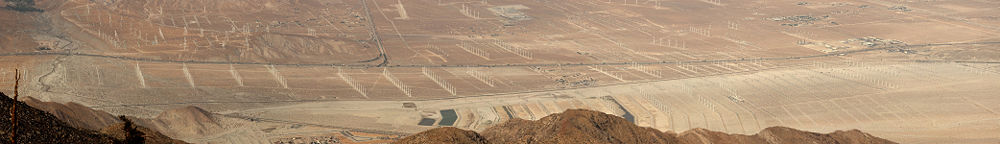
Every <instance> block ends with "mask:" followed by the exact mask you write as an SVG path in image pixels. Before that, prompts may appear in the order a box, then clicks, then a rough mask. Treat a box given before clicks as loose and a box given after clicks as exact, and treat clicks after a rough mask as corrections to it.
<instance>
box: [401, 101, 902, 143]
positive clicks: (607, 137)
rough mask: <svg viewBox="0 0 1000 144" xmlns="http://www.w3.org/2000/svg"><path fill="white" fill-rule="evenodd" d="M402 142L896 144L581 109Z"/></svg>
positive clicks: (850, 134)
mask: <svg viewBox="0 0 1000 144" xmlns="http://www.w3.org/2000/svg"><path fill="white" fill-rule="evenodd" d="M397 143H413V144H418V143H565V144H571V143H648V144H652V143H660V144H678V143H683V144H694V143H729V144H735V143H741V144H764V143H770V144H780V143H825V144H833V143H838V144H895V142H892V141H888V140H885V139H882V138H878V137H875V136H872V135H870V134H867V133H864V132H861V131H858V130H849V131H835V132H832V133H829V134H818V133H812V132H804V131H800V130H796V129H792V128H787V127H770V128H766V129H764V130H761V132H759V133H757V134H754V135H740V134H726V133H721V132H715V131H710V130H705V129H701V128H698V129H692V130H688V131H685V132H682V133H673V132H670V131H668V132H661V131H659V130H656V129H652V128H644V127H639V126H636V125H635V124H633V123H631V122H629V121H628V120H626V119H624V118H621V117H618V116H616V115H610V114H605V113H601V112H597V111H591V110H582V109H574V110H567V111H565V112H561V113H556V114H552V115H549V116H545V117H544V118H542V119H539V120H538V121H528V120H522V119H514V120H511V121H507V122H504V123H502V124H499V125H496V126H493V127H490V128H487V129H486V130H485V131H483V133H482V135H480V134H478V133H475V132H472V131H465V130H460V129H455V128H451V127H444V128H435V129H431V130H428V131H426V132H421V133H417V134H414V135H412V136H407V137H406V138H403V139H401V140H399V141H397Z"/></svg>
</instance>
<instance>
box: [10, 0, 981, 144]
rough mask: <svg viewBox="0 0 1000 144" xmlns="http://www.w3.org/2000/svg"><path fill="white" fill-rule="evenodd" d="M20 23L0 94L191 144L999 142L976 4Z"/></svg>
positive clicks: (291, 11) (37, 19)
mask: <svg viewBox="0 0 1000 144" xmlns="http://www.w3.org/2000/svg"><path fill="white" fill-rule="evenodd" d="M37 3H38V7H39V8H41V9H45V10H46V11H45V12H41V13H34V14H23V13H17V12H12V11H9V10H4V12H3V13H2V14H3V16H2V19H6V20H11V22H5V23H3V26H4V27H6V28H3V29H2V30H0V31H2V32H3V33H4V34H3V35H0V38H2V39H0V77H2V78H10V77H12V75H13V73H12V69H13V68H21V69H26V70H27V71H28V72H27V74H26V75H27V76H29V77H30V80H31V81H29V82H27V83H28V84H29V86H28V87H27V88H26V89H25V90H22V91H23V92H25V93H26V94H25V95H31V96H33V97H35V98H37V99H40V100H43V101H55V102H76V103H81V104H83V105H86V106H88V107H91V108H96V109H100V110H104V111H108V112H111V113H112V114H120V115H130V116H136V117H154V116H156V114H158V113H160V112H163V111H166V110H170V109H175V108H182V107H186V106H197V107H201V108H203V109H205V110H207V111H209V112H212V113H214V114H215V116H217V117H218V118H219V119H227V120H225V122H227V123H228V124H225V130H223V131H219V132H214V133H211V134H206V135H172V136H173V137H177V138H179V139H183V140H186V141H189V142H195V143H272V142H278V141H299V142H304V141H310V140H314V139H316V140H318V139H330V138H333V139H338V140H341V141H342V142H352V143H353V142H358V143H377V142H385V141H387V140H391V139H393V138H398V137H400V136H405V135H409V134H413V133H416V132H419V131H422V130H427V129H430V128H435V127H441V126H453V127H458V128H462V129H469V130H482V129H485V128H486V127H489V126H491V125H494V124H497V123H499V122H502V121H505V120H507V119H512V118H521V119H539V118H541V117H543V116H546V115H549V114H552V113H558V112H562V111H563V110H565V109H577V108H580V109H591V110H597V111H602V112H606V113H613V114H616V115H621V116H623V117H626V118H627V119H630V120H632V121H633V122H635V123H636V124H639V125H640V126H646V127H653V128H656V129H659V130H664V131H666V130H672V131H684V130H688V129H692V128H706V129H709V130H714V131H722V132H728V133H743V134H752V133H756V132H758V131H760V130H761V129H763V128H767V127H770V126H788V127H793V128H797V129H802V130H807V131H815V132H821V133H827V132H831V131H834V130H841V129H859V130H862V131H865V132H868V133H872V134H873V135H877V136H879V137H883V138H886V139H889V140H892V141H897V142H901V143H996V142H1000V97H998V95H997V94H998V93H1000V89H998V88H1000V49H998V48H997V46H1000V35H998V33H1000V19H998V17H997V16H996V14H997V13H1000V2H997V1H989V0H953V1H940V0H938V1H935V0H931V1H897V0H849V1H834V0H805V1H791V0H749V1H734V0H635V1H618V0H615V1H602V0H568V1H538V0H536V1H529V0H294V1H276V0H192V1H174V0H130V1H107V0H96V1H88V0H68V1H41V0H40V1H38V2H37ZM10 83H12V82H11V81H10V80H9V79H3V80H0V84H2V85H7V84H10ZM0 90H2V91H4V92H7V91H10V88H7V87H3V88H0ZM178 136H180V137H178Z"/></svg>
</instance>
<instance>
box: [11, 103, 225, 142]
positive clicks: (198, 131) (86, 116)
mask: <svg viewBox="0 0 1000 144" xmlns="http://www.w3.org/2000/svg"><path fill="white" fill-rule="evenodd" d="M22 99H23V102H24V103H26V104H28V105H29V106H31V107H34V108H37V109H39V110H43V111H45V112H48V113H51V114H52V115H54V116H55V117H56V118H58V120H62V121H63V122H65V123H67V124H68V125H69V126H72V127H76V128H83V129H88V130H94V131H103V130H104V129H105V128H106V127H113V126H115V125H116V124H117V125H120V124H121V121H120V120H118V118H117V117H115V116H114V115H111V114H109V113H107V112H104V111H100V110H94V109H90V108H89V107H86V106H83V105H80V104H76V103H72V102H70V103H66V104H61V103H55V102H42V101H39V100H36V99H33V98H31V97H22ZM129 119H132V120H133V121H134V122H135V123H136V125H138V126H142V127H148V128H150V129H151V130H152V131H155V132H157V134H160V133H162V134H163V135H167V136H170V137H175V138H192V137H195V138H196V137H200V136H204V135H206V134H213V133H216V132H219V131H222V130H223V127H222V126H221V125H220V124H219V123H218V121H217V120H216V119H215V118H214V117H212V113H210V112H208V111H205V110H203V109H201V108H198V107H194V106H188V107H183V108H178V109H172V110H168V111H164V112H162V113H160V114H159V115H157V116H156V117H155V118H136V117H129ZM119 127H120V126H119ZM140 130H141V129H140Z"/></svg>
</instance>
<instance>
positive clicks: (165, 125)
mask: <svg viewBox="0 0 1000 144" xmlns="http://www.w3.org/2000/svg"><path fill="white" fill-rule="evenodd" d="M136 124H137V125H141V126H146V127H150V128H153V129H154V130H157V131H160V132H163V133H164V134H166V135H169V136H171V137H178V138H193V137H201V136H205V135H207V134H213V133H216V132H219V131H222V130H223V127H222V126H221V125H220V124H219V123H218V121H217V120H216V118H215V117H213V116H212V113H210V112H208V111H205V110H203V109H201V108H198V107H194V106H187V107H183V108H177V109H171V110H167V111H163V112H161V113H160V115H157V116H156V117H155V118H153V119H136Z"/></svg>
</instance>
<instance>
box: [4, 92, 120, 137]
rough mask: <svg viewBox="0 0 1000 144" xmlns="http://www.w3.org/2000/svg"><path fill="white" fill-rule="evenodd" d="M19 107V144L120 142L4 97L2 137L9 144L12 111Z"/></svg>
mask: <svg viewBox="0 0 1000 144" xmlns="http://www.w3.org/2000/svg"><path fill="white" fill-rule="evenodd" d="M15 104H16V105H17V123H18V124H17V133H16V134H17V141H18V143H49V144H53V143H115V142H116V140H115V139H114V138H111V137H109V136H106V135H102V134H99V133H97V132H95V131H91V130H84V129H77V128H74V127H72V126H69V125H68V124H66V123H64V122H62V121H59V119H58V118H56V117H55V116H53V115H52V114H49V113H46V112H45V111H42V110H38V109H35V108H32V107H30V106H28V105H27V104H24V103H23V102H16V101H14V100H13V99H11V98H10V97H8V96H7V95H4V94H3V93H0V109H3V111H4V113H2V114H0V135H2V136H3V139H2V141H3V142H5V143H7V135H9V132H11V130H10V128H11V127H10V125H11V121H10V115H8V112H9V110H10V107H11V106H13V105H15Z"/></svg>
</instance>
